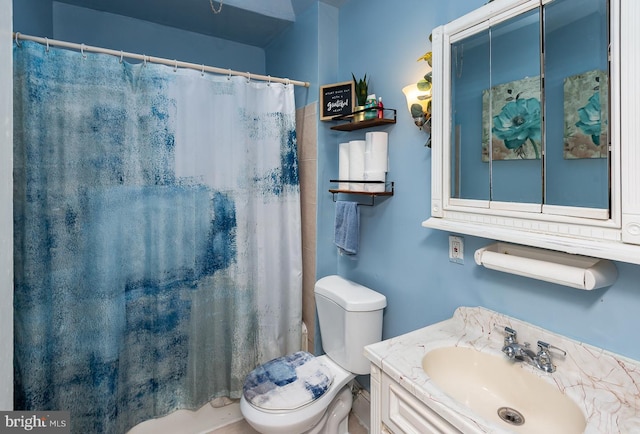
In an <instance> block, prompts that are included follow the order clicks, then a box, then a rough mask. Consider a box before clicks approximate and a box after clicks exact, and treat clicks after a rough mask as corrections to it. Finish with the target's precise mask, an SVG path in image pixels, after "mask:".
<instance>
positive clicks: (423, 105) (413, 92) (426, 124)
mask: <svg viewBox="0 0 640 434" xmlns="http://www.w3.org/2000/svg"><path fill="white" fill-rule="evenodd" d="M402 93H404V96H405V98H406V99H407V108H408V109H409V113H411V117H412V118H413V122H414V123H415V124H416V126H417V127H418V128H420V129H421V130H422V131H424V132H425V133H427V134H428V138H427V142H426V143H425V144H424V145H425V146H426V147H429V148H430V147H431V89H429V90H420V89H419V88H418V84H417V83H414V84H410V85H408V86H405V87H404V88H402Z"/></svg>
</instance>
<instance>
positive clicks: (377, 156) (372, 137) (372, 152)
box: [364, 131, 389, 172]
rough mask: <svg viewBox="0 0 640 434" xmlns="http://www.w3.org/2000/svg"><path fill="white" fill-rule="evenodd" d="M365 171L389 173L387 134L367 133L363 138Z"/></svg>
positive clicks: (380, 132) (379, 132)
mask: <svg viewBox="0 0 640 434" xmlns="http://www.w3.org/2000/svg"><path fill="white" fill-rule="evenodd" d="M365 142H366V144H365V162H364V166H365V170H369V171H372V172H379V171H383V172H388V171H389V152H388V148H389V134H388V133H385V132H383V131H373V132H369V133H367V134H366V136H365Z"/></svg>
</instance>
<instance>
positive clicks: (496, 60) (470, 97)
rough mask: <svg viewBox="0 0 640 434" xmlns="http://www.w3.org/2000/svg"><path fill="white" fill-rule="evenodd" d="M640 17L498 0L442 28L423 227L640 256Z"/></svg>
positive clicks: (616, 10) (583, 2)
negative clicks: (428, 193) (427, 215)
mask: <svg viewBox="0 0 640 434" xmlns="http://www.w3.org/2000/svg"><path fill="white" fill-rule="evenodd" d="M638 16H640V2H637V1H635V0H495V1H493V2H489V3H487V4H486V5H484V6H482V7H481V8H479V9H477V10H475V11H473V12H471V13H469V14H467V15H465V16H463V17H461V18H459V19H457V20H455V21H453V22H451V23H449V24H446V25H444V26H441V27H438V28H437V29H435V30H434V31H433V34H432V35H433V47H432V50H433V101H432V110H433V118H432V140H433V147H432V155H431V158H432V184H431V189H432V192H431V195H432V197H431V217H430V218H429V219H428V220H426V221H425V222H423V226H425V227H431V228H436V229H442V230H446V231H449V232H457V233H464V234H470V235H476V236H480V237H485V238H490V239H497V240H501V241H510V242H514V243H518V244H524V245H530V246H535V247H541V248H546V249H552V250H559V251H563V252H568V253H577V254H582V255H587V256H594V257H599V258H607V259H613V260H620V261H625V262H633V263H638V264H640V246H639V245H640V149H638V148H640V143H638V138H640V136H639V133H640V125H639V124H640V117H639V116H640V113H639V112H640V106H639V104H638V102H639V101H640V93H639V90H640V84H639V83H640V78H638V77H636V75H637V74H638V73H639V72H640V60H639V58H640V55H639V54H638V53H636V52H635V50H634V47H637V46H640V45H638V44H640V29H639V27H640V26H638V24H637V22H636V21H637V20H636V19H634V18H633V17H638Z"/></svg>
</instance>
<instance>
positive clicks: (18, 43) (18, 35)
mask: <svg viewBox="0 0 640 434" xmlns="http://www.w3.org/2000/svg"><path fill="white" fill-rule="evenodd" d="M19 37H20V32H16V45H17V46H18V47H21V45H20V41H18V38H19Z"/></svg>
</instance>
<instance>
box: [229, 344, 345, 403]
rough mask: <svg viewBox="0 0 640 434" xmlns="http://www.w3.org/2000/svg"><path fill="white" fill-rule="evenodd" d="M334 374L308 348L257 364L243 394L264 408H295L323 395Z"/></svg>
mask: <svg viewBox="0 0 640 434" xmlns="http://www.w3.org/2000/svg"><path fill="white" fill-rule="evenodd" d="M332 382H333V373H332V372H331V370H330V369H329V368H328V367H327V366H325V365H324V364H323V363H322V362H321V361H320V360H318V359H317V358H316V357H314V356H313V355H312V354H309V353H307V352H306V351H298V352H296V353H293V354H289V355H286V356H283V357H278V358H277V359H273V360H270V361H268V362H267V363H265V364H263V365H260V366H258V367H257V368H256V369H254V370H253V371H252V372H251V373H250V374H249V375H248V376H247V378H246V380H245V382H244V386H243V388H242V389H243V393H244V397H245V399H246V400H247V402H249V403H250V404H252V405H253V406H255V407H259V408H263V409H265V410H293V409H296V408H298V407H302V406H303V405H306V404H308V403H310V402H312V401H314V400H316V399H318V398H320V397H321V396H322V395H323V394H324V393H325V392H326V391H327V390H328V389H329V386H331V383H332Z"/></svg>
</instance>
